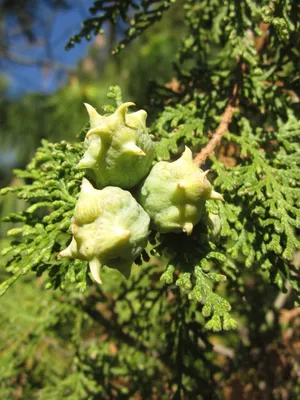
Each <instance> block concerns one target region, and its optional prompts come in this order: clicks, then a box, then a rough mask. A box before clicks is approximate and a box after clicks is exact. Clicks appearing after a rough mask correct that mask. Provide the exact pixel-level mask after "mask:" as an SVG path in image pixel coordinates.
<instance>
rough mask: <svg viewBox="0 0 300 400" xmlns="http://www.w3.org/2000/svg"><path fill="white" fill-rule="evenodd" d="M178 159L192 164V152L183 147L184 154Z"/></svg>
mask: <svg viewBox="0 0 300 400" xmlns="http://www.w3.org/2000/svg"><path fill="white" fill-rule="evenodd" d="M180 158H183V159H184V160H185V161H190V162H193V154H192V151H191V150H190V149H189V148H188V147H187V146H185V148H184V152H183V153H182V156H181V157H180Z"/></svg>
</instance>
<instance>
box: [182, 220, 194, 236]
mask: <svg viewBox="0 0 300 400" xmlns="http://www.w3.org/2000/svg"><path fill="white" fill-rule="evenodd" d="M193 227H194V226H193V224H192V223H191V222H186V223H185V224H184V225H183V228H182V230H183V232H186V234H187V235H188V236H190V234H191V233H192V232H193Z"/></svg>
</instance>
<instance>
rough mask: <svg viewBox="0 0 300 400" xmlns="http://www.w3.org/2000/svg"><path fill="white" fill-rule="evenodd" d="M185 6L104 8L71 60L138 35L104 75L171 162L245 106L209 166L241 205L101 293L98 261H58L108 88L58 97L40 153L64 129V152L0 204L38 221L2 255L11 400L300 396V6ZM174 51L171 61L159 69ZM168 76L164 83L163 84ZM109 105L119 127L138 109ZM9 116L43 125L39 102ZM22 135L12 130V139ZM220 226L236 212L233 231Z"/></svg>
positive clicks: (1, 393)
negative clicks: (91, 129) (91, 128)
mask: <svg viewBox="0 0 300 400" xmlns="http://www.w3.org/2000/svg"><path fill="white" fill-rule="evenodd" d="M173 3H176V2H175V1H154V0H153V1H141V2H139V3H138V2H136V3H135V2H133V1H109V2H108V1H96V2H95V4H94V7H92V9H91V12H92V14H94V17H92V18H91V19H89V20H87V21H85V22H84V25H83V27H82V30H81V32H80V33H79V34H78V35H76V36H75V37H72V38H71V40H70V42H69V44H68V46H67V47H68V48H71V47H72V46H73V45H76V42H78V41H80V40H81V39H82V38H87V39H90V38H91V35H93V34H97V33H99V30H101V29H102V28H103V26H104V24H105V23H106V22H107V21H110V22H113V23H120V21H121V22H122V24H121V26H122V27H123V28H124V29H123V31H124V35H125V36H124V38H123V39H121V42H120V43H119V44H118V45H117V47H116V51H115V52H120V54H118V55H117V56H116V57H117V60H118V61H117V63H116V64H114V63H113V62H112V61H110V64H108V65H109V66H110V68H108V70H109V71H110V72H106V73H105V79H106V82H107V84H108V85H109V84H110V83H113V82H114V81H115V82H116V83H119V84H121V85H122V79H121V81H119V80H118V79H117V78H115V80H114V74H116V75H117V74H118V75H119V76H121V78H122V76H123V81H124V91H123V97H124V101H125V100H126V101H129V100H133V101H134V100H135V98H132V97H129V96H133V95H134V96H136V101H137V103H138V105H139V106H143V107H145V108H146V109H147V111H148V113H149V117H148V121H149V125H150V126H149V131H150V133H151V134H152V135H153V140H154V142H155V150H156V160H173V159H176V158H177V157H178V156H179V155H180V154H181V153H182V151H183V149H184V145H187V146H189V147H190V148H191V149H192V150H193V152H194V154H195V155H196V154H197V153H199V152H200V151H201V149H202V148H203V147H205V146H206V145H207V143H209V141H210V139H211V138H212V137H213V135H214V132H215V131H216V130H217V129H218V126H220V124H222V121H223V120H222V114H223V113H224V111H225V110H228V107H230V106H233V107H234V113H233V115H232V118H230V121H229V124H228V126H226V127H225V129H224V133H225V134H224V136H223V138H222V141H221V144H220V145H219V146H218V147H217V148H216V150H215V152H214V153H211V154H210V156H209V158H208V159H207V160H206V161H205V163H204V165H202V166H201V167H202V168H203V169H207V168H210V169H211V172H210V174H209V179H210V181H211V182H213V185H214V188H215V189H216V190H217V191H219V192H220V193H222V194H223V196H224V199H225V201H224V202H218V203H217V202H214V201H207V203H206V213H205V215H204V217H203V218H202V220H201V221H200V223H199V224H198V225H197V226H196V227H195V229H194V231H193V233H192V235H191V236H189V237H187V236H186V235H184V234H168V235H159V234H155V232H152V234H151V237H150V241H149V245H148V246H147V248H146V250H145V251H144V252H143V253H142V255H141V257H140V259H139V260H137V261H136V265H135V266H134V268H133V272H132V275H131V278H130V279H129V280H128V281H126V280H125V279H124V278H123V277H122V276H121V275H120V274H119V273H118V272H117V271H114V270H110V269H108V268H106V267H104V268H103V281H104V284H103V285H102V286H101V287H100V286H96V285H95V284H94V283H93V282H92V281H91V279H90V278H89V275H88V269H87V265H86V262H83V261H79V260H75V261H74V260H68V259H65V260H63V261H61V260H57V253H58V252H59V251H60V250H62V249H63V248H65V247H66V245H67V244H68V242H69V240H70V218H71V217H72V214H73V209H74V206H75V204H76V199H77V197H78V193H79V188H80V183H81V180H82V177H83V176H84V172H82V171H80V170H77V169H76V164H77V162H78V160H79V159H80V157H81V155H82V152H83V146H82V142H80V140H82V139H83V138H84V134H85V132H86V129H87V126H86V127H85V128H84V129H83V130H82V131H81V132H80V133H79V134H78V135H77V141H76V139H75V136H76V134H77V133H78V132H79V131H80V127H81V126H83V125H84V124H85V123H86V118H85V119H84V113H83V111H82V110H81V109H80V108H79V107H80V103H81V101H82V100H85V99H87V100H89V101H91V103H92V105H94V106H98V109H100V106H103V104H104V98H103V89H102V92H100V95H99V96H97V85H96V84H95V83H91V82H88V79H87V77H85V76H84V74H83V76H82V79H83V80H84V79H85V80H86V81H85V86H83V84H82V83H78V82H77V83H75V84H74V82H73V84H72V85H70V86H69V87H68V86H67V87H66V88H63V89H61V90H60V91H58V92H57V93H56V94H54V95H53V96H52V97H51V98H45V99H43V100H42V101H43V104H44V105H45V107H49V108H50V109H52V112H50V111H49V110H48V112H47V113H45V118H48V121H49V123H47V124H45V126H48V128H47V129H49V133H48V134H47V133H43V134H41V135H40V136H35V138H34V139H32V140H35V141H38V140H39V139H40V138H41V137H47V138H48V139H52V140H53V139H56V138H55V137H53V132H55V127H60V128H59V134H58V135H57V137H59V138H60V139H64V140H63V141H61V142H58V143H51V142H49V141H46V140H44V141H43V142H42V144H41V146H40V147H39V149H38V150H37V152H36V154H35V156H34V157H33V159H32V160H31V162H30V163H29V164H28V166H27V167H26V168H25V169H19V170H16V171H15V175H16V176H17V178H18V181H15V182H14V185H11V186H10V187H8V188H4V189H2V191H1V194H2V195H3V196H4V195H7V193H8V192H13V193H16V194H17V196H18V198H19V199H21V203H18V204H19V207H20V209H21V211H20V212H18V213H16V212H15V211H14V212H12V213H10V214H8V215H6V216H4V217H3V218H2V221H4V222H9V223H10V224H12V223H16V224H17V225H16V227H14V228H13V227H11V229H10V230H9V232H8V234H9V236H11V237H12V241H11V244H10V245H9V247H5V248H4V250H3V251H2V263H3V265H4V267H6V273H4V272H2V275H3V283H2V284H1V285H0V290H1V294H4V293H5V292H6V293H5V296H4V297H3V298H2V301H1V303H0V304H1V305H0V308H1V326H3V327H4V329H2V330H1V333H0V335H1V343H3V345H2V344H1V346H2V347H1V349H0V351H1V362H0V371H1V376H2V377H3V379H2V382H1V386H0V387H1V389H0V397H1V398H16V399H17V398H26V399H27V398H33V399H35V398H36V399H45V400H46V399H49V400H50V399H53V400H54V399H60V398H68V399H74V400H75V399H78V400H79V399H113V398H116V399H123V398H124V399H128V398H132V399H170V398H173V399H210V398H221V399H284V398H288V399H294V398H295V399H296V398H298V397H299V396H300V387H299V383H297V377H298V374H299V350H297V343H298V345H299V337H297V326H298V328H299V312H298V311H299V309H297V308H296V307H297V304H298V303H297V302H298V301H299V290H300V285H299V261H298V259H299V252H298V251H299V250H300V242H299V228H300V212H299V205H300V169H299V167H300V146H299V142H300V107H299V96H300V93H299V88H300V78H299V70H300V53H299V48H300V4H299V2H298V1H296V0H295V1H292V0H286V1H273V2H272V3H270V2H269V1H252V0H244V1H233V0H227V1H226V0H223V1H220V0H213V1H196V0H195V1H194V0H187V1H185V2H181V1H178V2H177V3H176V4H173ZM172 13H173V14H172ZM162 17H163V18H164V21H168V18H169V20H170V19H171V20H172V17H173V18H175V20H176V21H178V31H176V29H177V27H176V26H174V25H173V24H171V23H169V24H166V25H165V29H166V30H167V32H168V35H167V36H166V37H167V39H166V40H165V41H163V40H161V39H159V38H160V37H161V36H160V35H161V34H162V32H163V26H160V25H158V24H157V25H156V24H155V25H154V26H152V25H153V24H154V22H157V21H159V20H160V19H161V18H162ZM184 24H185V26H184ZM175 25H176V24H175ZM159 26H160V28H158V27H159ZM148 28H149V30H147V29H148ZM144 31H145V32H144ZM176 32H177V33H178V35H177V36H178V37H177V38H176ZM179 32H180V34H179ZM141 33H143V35H142V37H141V38H139V39H138V40H137V41H136V42H133V43H131V41H132V40H133V39H134V38H136V37H138V36H139V35H140V34H141ZM152 37H153V42H151V38H152ZM179 37H180V38H179ZM145 38H146V39H148V41H147V40H146V39H145ZM181 38H182V39H181ZM175 39H176V40H177V45H176V46H177V48H178V52H177V54H176V55H175V50H176V46H175V45H174V40H175ZM129 43H130V45H129ZM178 43H180V46H179V45H178ZM127 45H128V47H126V46H127ZM134 46H135V47H134ZM124 47H125V48H124ZM164 49H166V52H167V56H168V57H171V59H170V60H169V59H168V60H167V61H165V60H160V59H159V58H158V56H157V54H160V56H161V57H163V53H164ZM170 49H171V50H170ZM126 52H128V53H129V54H132V55H134V54H135V55H136V54H138V56H135V57H133V58H132V63H131V64H130V63H129V62H128V63H127V64H126V62H125V61H122V60H125V59H126V57H127V55H126ZM145 55H146V56H145ZM147 57H148V58H147ZM148 59H149V62H148ZM139 61H140V63H139ZM161 62H162V63H165V64H163V65H165V66H166V67H165V72H164V73H165V75H164V76H153V69H155V68H156V65H157V63H161ZM147 63H148V64H149V65H148V67H149V68H150V69H151V71H150V70H149V79H153V78H157V79H156V82H152V83H151V84H150V85H149V86H148V87H149V91H147V92H146V86H147V82H146V78H145V74H146V72H147ZM172 63H173V66H174V71H173V74H172V73H171V64H172ZM157 68H160V66H159V65H158V66H157ZM108 70H107V71H108ZM111 71H113V72H111ZM124 71H125V72H126V71H127V73H125V72H124ZM164 73H162V75H163V74H164ZM122 74H124V75H122ZM156 74H157V75H159V73H156ZM78 76H79V77H80V70H79V71H78ZM125 76H126V78H125ZM135 82H138V83H139V84H141V85H142V89H141V87H140V86H139V88H137V87H134V86H135ZM83 87H84V90H83V89H82V88H83ZM72 90H73V92H72ZM108 97H109V98H110V100H111V104H110V105H107V106H104V107H103V109H102V113H111V112H112V111H113V110H114V109H115V107H116V106H118V105H119V104H121V102H122V94H121V90H120V88H119V87H118V86H113V87H111V88H110V90H109V93H108ZM32 100H33V99H27V100H26V101H29V103H30V104H31V102H32ZM4 107H8V105H7V104H5V105H4ZM18 107H19V108H18ZM71 107H72V108H71ZM9 109H10V112H12V113H13V112H16V113H17V110H20V111H18V112H21V113H22V112H24V113H26V102H25V103H24V102H23V103H20V104H14V105H9ZM36 109H37V108H36ZM14 110H16V111H14ZM39 110H40V109H39ZM39 112H41V111H39ZM37 118H38V115H36V114H34V115H32V118H30V119H28V122H27V123H28V129H29V130H30V129H31V130H33V131H35V130H36V131H38V129H37V128H36V127H35V125H34V124H36V123H37V122H36V121H37ZM11 121H12V119H11V118H9V116H7V119H6V123H7V126H12V125H9V124H11ZM15 123H16V124H17V122H15ZM223 123H224V121H223ZM49 124H50V125H49ZM11 129H12V131H13V130H14V129H15V128H13V127H12V128H11ZM51 135H52V137H51ZM10 196H11V194H10ZM3 199H5V196H4V197H3ZM4 202H5V200H2V203H1V204H4V205H5V203H4ZM24 202H26V206H24ZM3 207H4V206H3ZM209 213H213V214H219V216H220V220H221V231H220V232H219V233H218V234H216V232H214V231H213V229H212V226H211V225H210V224H209V222H208V214H209ZM10 226H11V225H10ZM4 242H5V244H6V243H7V240H4V241H3V243H2V247H4ZM31 271H34V272H35V273H36V275H37V277H38V279H36V280H34V279H32V275H33V274H31V273H30V272H31ZM18 278H21V279H18ZM16 281H17V282H16ZM14 282H15V283H14ZM13 283H14V285H12V284H13ZM46 289H48V290H46ZM54 289H58V290H56V291H55V290H54ZM297 324H298V325H297ZM297 351H298V353H297Z"/></svg>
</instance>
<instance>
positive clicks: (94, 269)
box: [89, 258, 102, 285]
mask: <svg viewBox="0 0 300 400" xmlns="http://www.w3.org/2000/svg"><path fill="white" fill-rule="evenodd" d="M89 267H90V271H91V275H92V277H93V278H94V280H95V281H96V282H97V283H99V284H100V285H101V283H102V279H101V278H100V268H101V263H100V261H99V260H98V259H97V258H94V259H93V260H91V261H90V262H89Z"/></svg>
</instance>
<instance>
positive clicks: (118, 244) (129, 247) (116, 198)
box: [59, 179, 150, 283]
mask: <svg viewBox="0 0 300 400" xmlns="http://www.w3.org/2000/svg"><path fill="white" fill-rule="evenodd" d="M149 223H150V218H149V216H148V215H147V213H146V212H145V211H144V210H143V209H142V207H141V206H140V205H139V204H138V203H137V202H136V200H135V199H134V198H133V197H132V195H131V194H130V193H129V192H127V191H125V190H122V189H120V188H117V187H106V188H105V189H102V190H97V189H94V188H93V186H92V185H91V184H90V183H89V181H88V180H86V179H83V182H82V186H81V192H80V195H79V199H78V202H77V204H76V207H75V211H74V217H73V219H72V234H73V238H72V241H71V243H70V245H69V246H68V247H67V248H66V249H65V250H63V251H62V252H61V253H60V254H59V257H68V258H79V259H82V260H87V261H89V265H90V270H91V273H92V276H93V278H94V279H95V281H96V282H98V283H101V278H100V274H99V271H100V268H101V266H102V265H107V266H108V267H111V268H116V269H118V270H119V271H120V272H122V273H123V274H124V275H125V276H126V277H128V276H129V275H130V268H131V265H132V263H133V261H134V260H135V259H136V258H137V257H138V256H139V255H140V253H141V252H142V250H143V249H144V248H145V246H146V244H147V240H148V233H149V232H148V231H149Z"/></svg>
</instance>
